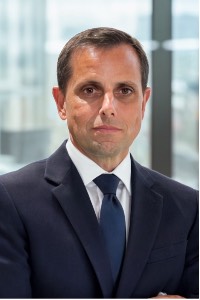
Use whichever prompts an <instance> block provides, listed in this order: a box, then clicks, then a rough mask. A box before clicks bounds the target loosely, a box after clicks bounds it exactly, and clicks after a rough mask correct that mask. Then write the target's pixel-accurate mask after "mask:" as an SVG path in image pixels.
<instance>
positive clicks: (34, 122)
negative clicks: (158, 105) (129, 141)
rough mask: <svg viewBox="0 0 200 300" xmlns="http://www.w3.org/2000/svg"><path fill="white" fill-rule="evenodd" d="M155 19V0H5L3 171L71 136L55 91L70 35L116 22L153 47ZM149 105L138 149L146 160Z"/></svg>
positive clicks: (0, 105)
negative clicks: (60, 56) (61, 55)
mask: <svg viewBox="0 0 200 300" xmlns="http://www.w3.org/2000/svg"><path fill="white" fill-rule="evenodd" d="M150 22H151V1H150V0H149V1H147V0H140V1H139V2H138V1H135V2H133V1H131V0H124V1H121V0H120V1H119V0H110V1H106V0H96V1H92V0H90V1H89V0H84V1H81V0H73V1H69V0H46V1H41V0H1V1H0V37H1V38H0V173H4V172H8V171H11V170H14V169H16V168H19V167H20V166H22V165H24V164H27V163H28V162H30V161H34V160H37V159H41V158H44V157H46V156H47V155H49V154H50V153H52V151H54V150H55V149H56V148H57V147H58V146H59V144H60V143H61V142H62V141H63V139H65V138H66V137H67V133H66V125H65V124H64V123H62V122H61V120H60V119H59V117H58V115H57V111H56V107H55V104H54V101H53V97H52V95H51V89H52V86H53V85H56V84H57V82H56V62H57V57H58V54H59V52H60V50H61V48H62V47H63V46H64V44H65V43H66V41H67V40H68V39H69V38H70V37H72V36H73V35H74V34H76V33H78V32H80V31H82V30H84V29H86V28H90V27H97V26H110V27H116V28H119V29H122V30H125V31H127V32H128V33H130V34H131V35H134V36H136V37H137V38H138V39H140V40H141V41H142V43H143V44H144V45H145V49H146V50H147V51H148V53H149V48H148V47H149V46H148V45H149V44H148V41H149V39H150V34H151V26H150ZM149 108H150V106H149ZM149 111H150V109H148V110H147V112H146V118H145V121H144V123H143V131H142V133H141V134H140V137H139V138H138V141H136V143H135V146H134V147H133V148H134V150H133V149H132V151H133V152H134V156H135V157H136V158H137V159H139V161H141V162H142V163H143V164H146V165H148V164H149V160H150V157H149V153H150V151H149V150H150V149H149V148H150V147H149V144H150V141H149V136H150V134H149V129H150V128H149V127H150V125H149Z"/></svg>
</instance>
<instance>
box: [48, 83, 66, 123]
mask: <svg viewBox="0 0 200 300" xmlns="http://www.w3.org/2000/svg"><path fill="white" fill-rule="evenodd" d="M52 94H53V97H54V100H55V102H56V106H57V110H58V114H59V116H60V118H61V119H62V120H66V119H67V116H66V103H65V96H64V94H63V92H62V91H61V90H60V89H59V87H57V86H56V87H53V89H52Z"/></svg>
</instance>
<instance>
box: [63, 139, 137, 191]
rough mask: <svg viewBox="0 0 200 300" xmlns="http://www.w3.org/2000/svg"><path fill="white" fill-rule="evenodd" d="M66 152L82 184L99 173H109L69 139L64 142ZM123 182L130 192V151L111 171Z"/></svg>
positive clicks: (88, 181) (91, 179)
mask: <svg viewBox="0 0 200 300" xmlns="http://www.w3.org/2000/svg"><path fill="white" fill-rule="evenodd" d="M66 148H67V151H68V154H69V156H70V158H71V160H72V161H73V163H74V165H75V167H76V168H77V170H78V172H79V174H80V176H81V178H82V180H83V183H84V185H85V186H86V185H88V184H89V183H90V182H91V181H93V179H95V178H96V177H98V176H99V175H101V174H109V173H108V172H106V171H105V170H104V169H102V168H101V167H100V166H99V165H97V164H96V163H95V162H94V161H93V160H91V159H90V158H88V157H87V156H85V155H84V154H82V153H81V152H80V151H79V150H78V149H77V148H76V147H75V146H74V145H73V144H72V142H71V140H70V139H69V140H68V141H67V143H66ZM111 174H115V175H116V176H117V177H118V178H120V180H121V181H122V182H123V183H124V185H125V186H126V188H127V190H128V192H129V193H131V158H130V153H128V154H127V156H126V157H125V158H124V160H123V161H122V162H121V163H120V164H119V165H118V166H117V167H116V168H115V169H114V170H113V171H112V172H111Z"/></svg>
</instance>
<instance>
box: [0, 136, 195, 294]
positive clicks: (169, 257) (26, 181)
mask: <svg viewBox="0 0 200 300" xmlns="http://www.w3.org/2000/svg"><path fill="white" fill-rule="evenodd" d="M131 177H132V179H131V180H132V206H131V216H130V231H129V239H128V244H127V249H126V254H125V259H124V263H123V268H122V271H121V276H120V280H119V283H118V285H117V287H116V289H115V290H114V291H113V282H112V276H111V270H110V267H109V261H108V257H107V254H106V250H105V248H104V247H105V246H104V243H103V242H102V236H101V232H100V230H99V226H98V221H97V218H96V215H95V213H94V210H93V207H92V204H91V201H90V199H89V196H88V194H87V191H86V189H85V187H84V184H83V182H82V180H81V178H80V175H79V173H78V171H77V170H76V168H75V166H74V164H73V163H72V161H71V159H70V158H69V156H68V154H67V153H66V148H65V142H64V143H63V144H62V145H61V147H60V148H59V149H58V150H57V151H56V152H55V153H54V154H53V155H52V156H50V157H49V158H48V159H47V160H43V161H39V162H36V163H33V164H30V165H28V166H26V167H25V168H23V169H21V170H19V171H16V172H12V173H10V174H6V175H2V176H0V297H1V298H23V297H25V298H30V297H34V298H102V297H105V298H110V297H115V298H149V297H152V296H155V295H157V294H158V293H159V292H165V293H168V294H180V295H183V296H185V297H188V298H189V297H191V298H195V297H197V298H198V282H199V281H198V224H197V212H198V209H197V193H196V191H195V190H193V189H191V188H189V187H187V186H184V185H182V184H180V183H177V182H175V181H173V180H171V179H169V178H167V177H165V176H163V175H161V174H158V173H156V172H154V171H151V170H149V169H147V168H144V167H142V166H141V165H139V164H138V163H137V162H135V161H134V160H133V159H132V175H131Z"/></svg>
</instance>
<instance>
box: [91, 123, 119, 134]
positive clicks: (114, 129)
mask: <svg viewBox="0 0 200 300" xmlns="http://www.w3.org/2000/svg"><path fill="white" fill-rule="evenodd" d="M93 130H94V131H95V132H100V133H115V132H119V131H121V129H120V128H118V127H115V126H111V125H101V126H96V127H94V128H93Z"/></svg>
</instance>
